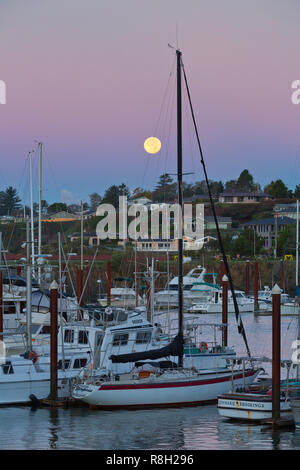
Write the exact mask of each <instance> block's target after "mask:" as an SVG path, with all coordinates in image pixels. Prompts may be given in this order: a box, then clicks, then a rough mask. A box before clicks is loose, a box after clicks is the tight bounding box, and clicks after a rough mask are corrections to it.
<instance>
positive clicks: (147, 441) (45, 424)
mask: <svg viewBox="0 0 300 470" xmlns="http://www.w3.org/2000/svg"><path fill="white" fill-rule="evenodd" d="M219 317H220V316H219V315H201V316H200V320H201V321H203V322H207V323H217V322H219V321H220V318H219ZM242 318H243V322H244V327H245V330H246V333H247V339H248V342H249V346H250V350H251V353H252V355H254V356H268V357H271V348H272V342H271V335H272V317H271V316H254V315H253V314H252V313H246V314H242ZM229 325H230V327H229V345H230V346H234V347H235V350H236V352H237V354H238V355H244V356H245V355H246V352H245V347H244V344H243V339H242V337H241V335H239V334H238V332H237V327H236V321H235V315H234V314H230V316H229ZM204 331H205V329H203V333H202V334H203V335H204V334H205V333H204ZM281 335H282V341H281V343H282V358H284V359H290V358H291V354H292V349H291V345H292V342H293V341H294V340H295V339H296V337H297V318H296V317H288V316H286V317H282V330H281ZM205 339H206V338H205V337H203V341H204V340H205ZM266 372H268V370H267V367H266ZM0 449H1V450H3V449H7V450H12V449H18V450H21V449H22V450H23V449H26V450H50V449H55V450H79V449H85V450H153V449H156V450H177V451H179V450H182V451H183V450H202V449H207V450H213V449H218V450H230V449H231V450H272V449H300V431H299V430H295V429H293V428H291V429H288V430H281V431H271V430H268V429H267V428H266V427H265V426H263V425H255V424H250V423H237V422H231V421H228V420H226V419H224V418H222V417H220V416H219V415H218V412H217V407H216V405H209V406H197V407H192V408H188V407H187V408H172V409H151V410H130V411H128V410H122V411H117V410H116V411H101V410H98V411H95V410H89V409H88V408H86V407H82V408H69V409H63V408H57V409H51V408H36V409H33V408H30V407H29V406H19V407H15V406H12V407H3V408H0Z"/></svg>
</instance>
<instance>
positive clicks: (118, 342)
mask: <svg viewBox="0 0 300 470" xmlns="http://www.w3.org/2000/svg"><path fill="white" fill-rule="evenodd" d="M127 343H128V334H121V333H118V334H116V335H114V338H113V343H112V345H113V346H124V345H125V344H127Z"/></svg>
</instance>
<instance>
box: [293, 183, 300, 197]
mask: <svg viewBox="0 0 300 470" xmlns="http://www.w3.org/2000/svg"><path fill="white" fill-rule="evenodd" d="M294 197H296V198H297V199H299V198H300V184H297V185H296V187H295V191H294Z"/></svg>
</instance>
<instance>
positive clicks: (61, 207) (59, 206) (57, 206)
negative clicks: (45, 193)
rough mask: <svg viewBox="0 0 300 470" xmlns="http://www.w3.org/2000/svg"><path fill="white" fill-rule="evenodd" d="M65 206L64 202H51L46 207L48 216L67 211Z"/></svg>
mask: <svg viewBox="0 0 300 470" xmlns="http://www.w3.org/2000/svg"><path fill="white" fill-rule="evenodd" d="M67 210H68V207H67V204H65V203H64V202H53V204H50V206H48V214H55V212H61V211H67Z"/></svg>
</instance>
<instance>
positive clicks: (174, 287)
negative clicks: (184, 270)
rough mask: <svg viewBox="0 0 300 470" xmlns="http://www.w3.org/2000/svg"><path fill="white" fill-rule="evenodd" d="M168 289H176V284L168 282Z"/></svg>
mask: <svg viewBox="0 0 300 470" xmlns="http://www.w3.org/2000/svg"><path fill="white" fill-rule="evenodd" d="M169 290H178V285H177V284H170V285H169Z"/></svg>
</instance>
